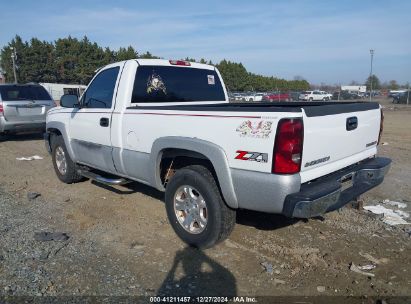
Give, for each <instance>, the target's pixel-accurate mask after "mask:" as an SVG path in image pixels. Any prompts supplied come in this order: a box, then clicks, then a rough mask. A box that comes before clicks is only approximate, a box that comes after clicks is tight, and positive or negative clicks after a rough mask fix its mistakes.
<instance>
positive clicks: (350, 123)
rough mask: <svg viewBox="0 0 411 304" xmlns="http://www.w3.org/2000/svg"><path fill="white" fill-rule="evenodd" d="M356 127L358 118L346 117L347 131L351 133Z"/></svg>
mask: <svg viewBox="0 0 411 304" xmlns="http://www.w3.org/2000/svg"><path fill="white" fill-rule="evenodd" d="M357 126H358V118H357V117H355V116H354V117H348V118H347V123H346V124H345V128H346V129H347V131H351V130H354V129H357Z"/></svg>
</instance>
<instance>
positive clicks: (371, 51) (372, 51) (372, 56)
mask: <svg viewBox="0 0 411 304" xmlns="http://www.w3.org/2000/svg"><path fill="white" fill-rule="evenodd" d="M370 54H371V71H370V101H371V100H372V79H373V77H372V60H373V58H374V50H370Z"/></svg>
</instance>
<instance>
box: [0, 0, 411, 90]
mask: <svg viewBox="0 0 411 304" xmlns="http://www.w3.org/2000/svg"><path fill="white" fill-rule="evenodd" d="M0 4H1V11H0V47H2V46H4V45H5V44H6V43H7V42H9V41H10V40H11V39H12V38H13V37H14V36H15V35H16V34H18V35H20V36H22V38H23V39H25V40H28V39H30V38H32V37H37V38H39V39H41V40H47V41H53V40H55V39H57V38H61V37H66V36H68V35H71V36H75V37H79V38H81V37H83V36H84V35H87V36H88V37H89V38H90V40H92V41H96V42H97V43H98V44H100V45H101V46H109V47H111V48H118V47H120V46H128V45H132V46H133V47H135V48H136V49H137V50H138V51H139V52H142V51H150V52H151V53H153V54H154V55H157V56H161V57H164V58H175V59H179V58H183V57H186V56H188V57H192V58H197V59H200V58H205V59H211V60H212V61H213V62H218V61H220V60H221V59H224V58H226V59H229V60H233V61H237V62H242V63H243V64H244V65H245V66H246V68H247V69H248V70H249V71H251V72H253V73H257V74H263V75H274V76H277V77H282V78H286V79H292V78H293V77H294V76H296V75H301V76H303V77H304V78H305V79H307V80H309V81H310V82H313V83H317V84H319V83H321V82H324V83H329V84H336V83H348V82H350V81H351V80H356V81H359V82H364V80H365V79H366V78H367V76H368V75H369V72H370V53H369V50H370V49H371V48H372V49H375V57H374V72H375V74H376V75H377V76H378V77H379V78H380V79H381V80H382V81H389V80H391V79H396V80H397V81H399V82H400V83H405V82H407V81H409V82H411V1H409V0H402V1H389V0H385V1H380V0H374V1H368V0H367V1H361V0H358V1H355V0H352V1H343V0H339V1H331V0H329V1H293V0H285V1H258V0H254V1H250V0H247V1H241V0H236V1H234V0H233V1H223V0H218V1H214V0H203V1H195V0H191V1H177V0H175V1H161V0H157V1H155V0H150V1H134V0H120V1H97V0H96V1H88V0H82V1H78V0H71V1H51V0H49V1H43V0H36V1H20V0H14V1H13V2H11V1H9V0H0Z"/></svg>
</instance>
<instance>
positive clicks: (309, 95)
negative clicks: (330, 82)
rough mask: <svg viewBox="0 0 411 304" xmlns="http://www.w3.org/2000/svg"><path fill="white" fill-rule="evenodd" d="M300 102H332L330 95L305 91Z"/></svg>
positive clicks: (322, 92)
mask: <svg viewBox="0 0 411 304" xmlns="http://www.w3.org/2000/svg"><path fill="white" fill-rule="evenodd" d="M299 99H300V100H306V101H314V100H316V101H319V100H324V101H327V100H330V94H327V93H326V92H324V91H305V92H302V93H301V94H300V97H299Z"/></svg>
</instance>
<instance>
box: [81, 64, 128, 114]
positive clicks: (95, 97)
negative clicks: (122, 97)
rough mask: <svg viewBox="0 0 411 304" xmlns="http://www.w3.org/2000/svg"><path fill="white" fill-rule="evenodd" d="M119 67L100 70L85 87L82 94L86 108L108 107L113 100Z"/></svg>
mask: <svg viewBox="0 0 411 304" xmlns="http://www.w3.org/2000/svg"><path fill="white" fill-rule="evenodd" d="M119 71H120V68H119V67H114V68H111V69H107V70H104V71H102V72H100V73H99V74H98V75H97V76H96V78H94V80H93V82H92V83H91V84H90V85H89V87H88V88H87V91H86V92H85V93H84V96H83V98H82V99H83V105H84V107H86V108H103V109H110V108H111V103H112V101H113V94H114V87H115V85H116V81H117V76H118V72H119Z"/></svg>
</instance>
